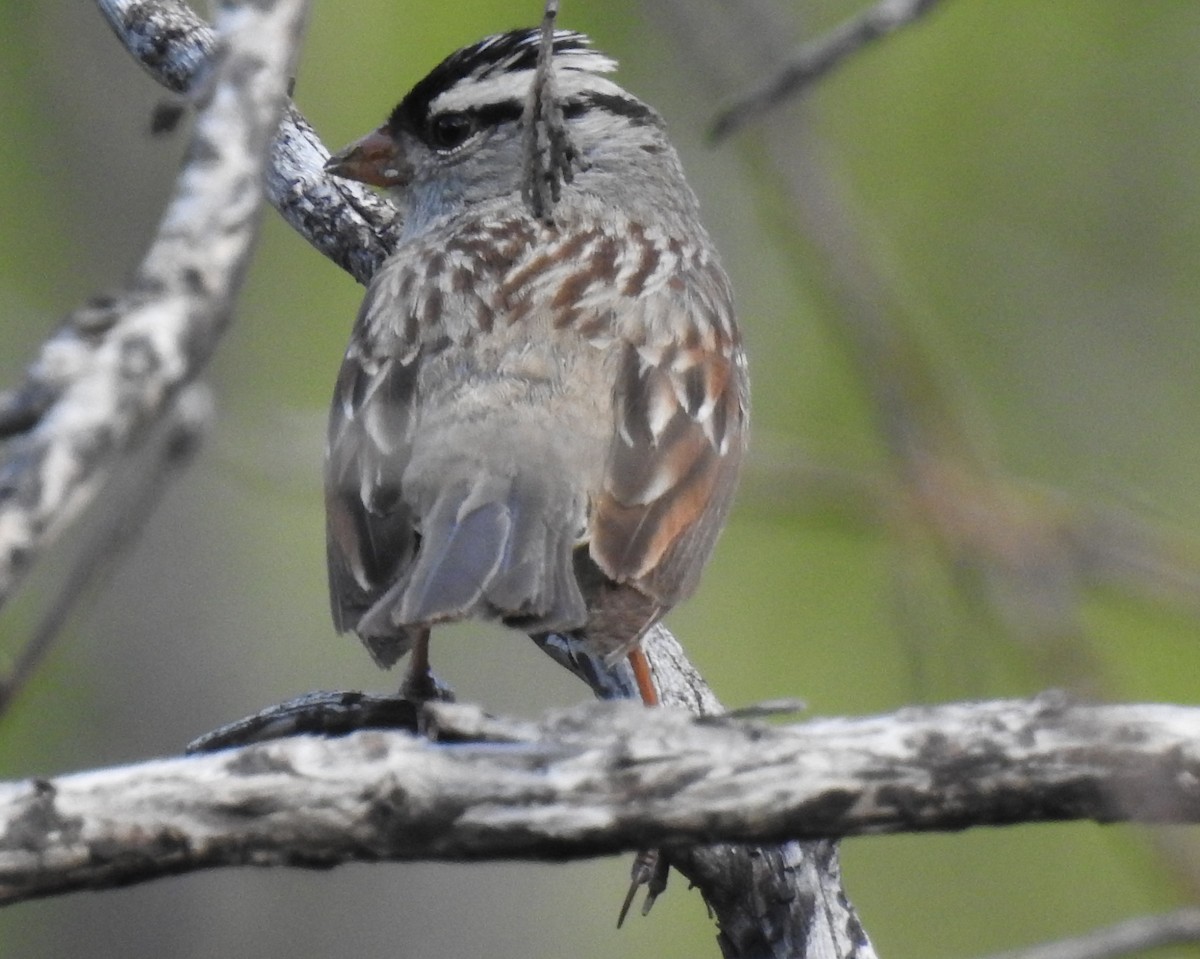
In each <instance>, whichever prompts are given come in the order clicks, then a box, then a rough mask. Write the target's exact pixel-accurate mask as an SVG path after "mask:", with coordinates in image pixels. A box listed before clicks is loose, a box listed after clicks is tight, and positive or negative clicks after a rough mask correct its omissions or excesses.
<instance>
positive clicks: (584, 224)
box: [326, 30, 748, 702]
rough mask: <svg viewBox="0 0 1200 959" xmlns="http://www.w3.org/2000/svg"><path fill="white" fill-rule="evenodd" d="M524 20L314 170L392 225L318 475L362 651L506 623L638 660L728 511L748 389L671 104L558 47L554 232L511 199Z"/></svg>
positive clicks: (421, 662)
mask: <svg viewBox="0 0 1200 959" xmlns="http://www.w3.org/2000/svg"><path fill="white" fill-rule="evenodd" d="M540 36H541V34H540V32H539V31H538V30H521V31H515V32H512V33H506V34H501V35H498V36H493V37H489V38H487V39H485V40H482V41H480V42H479V43H476V44H474V45H473V46H469V47H466V48H464V49H462V50H459V51H458V52H456V53H454V54H453V55H451V56H450V57H448V58H447V59H446V60H444V61H443V62H442V63H441V64H439V65H438V66H437V67H436V68H434V70H433V71H432V72H431V73H430V74H429V75H428V76H427V77H425V79H423V80H422V81H421V82H420V83H418V84H417V85H416V86H415V87H414V88H413V89H412V90H411V91H410V92H409V93H408V95H407V96H405V98H404V99H403V100H402V101H401V102H400V104H399V106H397V107H396V108H395V110H394V111H393V112H392V114H391V116H390V118H389V119H388V121H387V122H386V123H385V124H384V125H383V126H382V127H380V128H379V129H378V130H376V131H374V132H373V133H371V134H368V135H367V136H366V137H364V138H363V139H361V140H359V141H357V142H356V143H354V144H352V145H351V146H350V147H348V148H346V149H345V150H343V151H342V152H341V153H339V154H337V155H336V156H334V157H333V158H332V159H331V160H330V162H329V164H328V167H327V169H328V170H329V171H330V172H332V173H334V174H336V175H338V176H342V177H349V178H353V179H356V180H361V181H363V182H366V183H370V184H374V185H377V186H381V187H385V188H386V189H387V191H388V193H389V195H390V196H391V198H392V199H393V200H394V202H395V203H396V204H397V205H398V207H399V208H400V211H401V215H402V216H403V224H404V225H403V236H402V238H401V240H400V243H399V246H398V247H397V248H396V251H395V253H394V254H393V255H392V256H391V257H390V258H389V259H388V261H387V262H386V263H385V264H384V265H383V267H382V268H381V269H380V270H379V272H378V274H377V275H376V276H375V278H374V279H373V281H372V283H371V286H370V289H369V290H368V292H367V296H366V299H365V301H364V302H363V305H362V309H361V312H360V313H359V316H358V321H357V323H356V325H355V327H354V332H353V334H352V337H351V340H350V346H349V348H348V349H347V351H346V356H345V361H344V362H343V364H342V368H341V373H340V375H339V377H338V382H337V388H336V394H335V397H334V401H333V411H332V415H331V420H330V426H329V445H328V453H327V464H326V503H327V510H328V551H329V579H330V588H331V592H332V600H333V616H334V620H335V623H336V625H337V628H338V630H339V631H344V630H349V629H353V630H354V631H355V632H357V634H358V635H359V636H360V637H361V638H362V640H363V642H364V643H365V644H366V646H367V648H368V649H369V650H370V652H371V655H372V656H373V657H374V658H375V660H376V662H378V663H379V664H380V665H383V666H390V665H392V664H393V663H394V662H395V661H396V660H397V659H399V658H400V657H401V656H403V655H404V654H405V653H406V652H408V651H409V650H410V648H413V647H415V651H414V655H413V665H412V668H411V671H410V681H409V684H408V686H409V689H410V691H417V692H419V691H420V690H421V689H422V688H423V683H424V682H425V677H426V676H427V670H428V659H427V644H428V638H429V630H430V627H431V626H432V625H433V624H436V623H440V622H446V621H450V620H458V619H463V618H467V617H478V618H482V619H496V620H500V621H501V622H503V623H506V624H508V625H509V626H513V627H516V628H518V629H520V630H522V631H524V632H526V633H529V634H533V635H538V634H544V633H564V634H567V633H569V634H575V635H577V636H581V637H582V638H583V640H584V641H585V643H586V644H587V646H588V648H590V649H592V650H594V651H595V652H597V653H598V654H601V655H604V656H606V657H609V659H610V661H611V659H612V657H614V656H616V655H619V654H625V653H629V654H630V655H631V659H632V660H633V662H634V666H635V672H636V673H637V674H638V676H639V683H640V685H641V691H642V695H643V698H644V699H646V700H647V701H648V702H653V701H654V698H655V695H654V688H653V685H652V683H651V681H650V678H649V675H648V672H647V669H646V664H645V659H644V657H642V655H641V652H640V646H639V641H640V639H641V637H642V635H643V634H644V633H645V631H646V630H647V629H648V628H649V627H650V626H651V625H652V624H653V623H654V622H656V621H657V620H658V619H659V618H660V617H661V616H662V615H663V614H664V613H665V612H666V611H667V610H668V609H670V608H671V607H672V606H673V605H674V604H675V603H677V602H679V601H680V600H681V599H684V598H685V597H687V596H688V595H689V594H691V593H692V591H693V590H694V589H695V587H696V583H697V580H698V579H699V577H700V572H701V570H702V568H703V567H704V565H705V563H706V562H707V560H708V558H709V555H710V554H711V552H712V549H713V545H714V543H715V542H716V539H717V536H718V534H719V532H720V530H721V527H722V525H723V524H724V521H725V517H726V514H727V513H728V511H729V506H730V501H731V499H732V497H733V492H734V487H735V485H736V481H737V476H738V471H739V467H740V464H741V460H742V453H743V448H744V443H745V435H746V422H747V403H748V388H747V378H746V364H745V359H744V356H743V353H742V347H741V339H740V336H739V334H738V330H737V326H736V323H735V318H734V312H733V305H732V302H731V296H730V289H729V283H728V280H727V279H726V276H725V273H724V271H723V270H722V268H721V265H720V263H719V262H718V259H717V254H716V251H715V250H714V249H713V246H712V243H711V241H710V240H709V237H708V234H707V233H706V232H705V231H704V228H703V227H702V226H701V225H700V217H699V210H698V207H697V202H696V197H695V195H694V194H693V193H692V190H691V189H690V187H689V186H688V184H687V182H686V180H685V179H684V176H683V171H682V169H681V167H680V164H679V159H678V157H677V156H676V153H675V150H674V149H673V148H672V146H671V144H670V142H669V141H668V140H667V135H666V132H665V130H664V127H663V123H662V120H661V119H660V117H659V115H658V114H657V113H656V112H655V111H654V110H652V109H651V108H650V107H648V106H647V105H646V104H644V103H642V102H641V101H640V100H638V99H637V98H635V97H633V96H631V95H630V94H629V93H627V92H626V91H624V90H623V89H621V88H620V87H619V86H617V85H616V84H615V83H613V82H612V80H610V79H609V78H608V77H607V74H609V73H610V72H611V71H612V70H613V69H615V63H614V62H613V61H612V60H610V59H608V58H607V57H605V56H604V55H602V54H600V53H598V52H596V51H594V50H592V49H591V48H590V46H589V41H588V40H587V38H586V37H584V36H582V35H580V34H577V33H570V32H565V31H559V32H557V33H555V35H554V42H553V65H554V81H555V95H556V96H557V98H558V104H559V106H560V107H561V110H562V118H563V124H564V127H565V131H566V133H567V135H568V136H569V138H570V141H571V142H572V143H573V145H574V149H575V151H576V153H577V160H578V162H577V165H576V169H575V171H574V175H573V177H571V178H570V179H569V180H568V181H567V182H563V183H562V184H561V195H560V196H559V197H558V199H557V202H556V203H555V204H554V206H553V210H552V218H551V219H552V222H545V221H544V220H543V219H542V218H538V217H535V216H534V215H532V214H531V212H530V210H529V208H528V205H527V203H526V202H525V200H524V199H523V197H522V186H523V180H524V178H525V171H526V156H525V153H524V148H525V136H524V130H523V122H522V113H523V109H524V106H525V102H526V97H527V95H528V93H529V89H530V83H531V81H532V78H533V76H534V71H535V67H536V64H537V52H538V45H539V39H540Z"/></svg>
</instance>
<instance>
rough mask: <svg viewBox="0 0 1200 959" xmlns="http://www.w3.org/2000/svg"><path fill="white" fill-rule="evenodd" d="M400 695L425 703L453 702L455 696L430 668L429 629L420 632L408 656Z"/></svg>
mask: <svg viewBox="0 0 1200 959" xmlns="http://www.w3.org/2000/svg"><path fill="white" fill-rule="evenodd" d="M400 695H401V696H403V697H404V698H405V699H411V700H412V701H414V702H418V703H423V702H428V701H429V700H441V701H452V700H453V699H454V694H453V693H452V692H450V688H449V687H448V686H444V685H443V684H442V683H441V682H440V681H439V680H438V678H437V677H436V676H434V675H433V671H432V670H431V669H430V668H429V627H426V628H424V629H422V630H421V631H420V633H419V634H418V635H417V638H416V641H415V642H414V643H413V648H412V652H411V653H409V656H408V672H407V673H406V674H405V676H404V682H403V683H401V684H400Z"/></svg>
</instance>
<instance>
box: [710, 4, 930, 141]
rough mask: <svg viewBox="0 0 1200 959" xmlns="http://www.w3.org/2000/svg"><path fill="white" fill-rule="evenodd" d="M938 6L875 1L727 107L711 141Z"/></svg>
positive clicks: (719, 117) (800, 89) (797, 54)
mask: <svg viewBox="0 0 1200 959" xmlns="http://www.w3.org/2000/svg"><path fill="white" fill-rule="evenodd" d="M937 4H938V0H879V2H878V3H876V4H875V5H874V6H873V7H870V8H869V9H867V10H866V11H864V12H863V13H861V14H859V15H858V16H857V17H853V18H852V19H850V20H847V21H846V22H845V23H843V24H841V25H839V26H838V27H836V28H834V29H833V30H831V31H830V32H829V33H828V34H826V35H825V36H823V37H821V38H820V39H818V40H814V41H813V42H812V43H809V44H805V45H804V46H803V47H801V48H800V49H799V50H798V51H796V54H795V56H793V57H792V59H791V60H789V61H788V62H787V63H785V64H784V65H783V67H782V68H781V69H780V70H779V71H778V72H777V73H776V74H775V76H773V77H771V78H770V79H769V80H767V81H766V82H765V83H764V84H763V85H762V86H760V87H758V88H757V89H755V90H751V91H750V92H748V93H746V94H744V95H743V96H741V97H739V98H738V99H737V100H735V101H734V102H733V103H731V104H730V105H729V106H727V107H726V108H725V109H724V110H722V111H721V112H720V113H719V114H718V115H717V118H716V119H715V120H714V121H713V125H712V130H711V131H710V135H711V136H712V137H713V139H715V140H719V139H721V138H722V137H726V136H728V135H729V134H730V133H732V132H734V131H735V130H737V129H738V128H739V127H741V126H744V125H745V124H747V123H749V122H750V121H751V120H753V119H754V118H755V117H758V116H761V115H762V114H763V113H766V112H767V111H768V110H770V109H772V108H773V107H776V106H778V105H779V104H780V102H782V101H783V100H785V99H787V98H788V97H790V96H795V95H797V94H799V93H801V92H803V90H804V89H805V88H806V87H808V86H809V85H811V84H813V83H815V82H817V81H818V80H820V79H821V78H822V77H824V76H826V75H827V74H829V73H832V72H833V70H834V69H835V68H837V67H838V66H840V65H841V64H842V63H843V61H845V59H846V58H847V57H849V56H851V55H852V54H854V53H857V52H858V51H859V50H861V49H862V48H863V47H865V46H867V45H868V44H870V43H872V42H873V41H875V40H880V39H882V38H883V37H886V36H888V35H889V34H892V33H895V32H896V31H897V30H899V29H900V28H902V27H906V26H908V25H909V24H911V23H913V22H915V21H916V20H917V19H919V18H920V17H921V16H922V15H924V14H926V13H928V12H929V11H930V10H932V9H933V8H934V7H935V6H937Z"/></svg>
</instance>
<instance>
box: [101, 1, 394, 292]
mask: <svg viewBox="0 0 1200 959" xmlns="http://www.w3.org/2000/svg"><path fill="white" fill-rule="evenodd" d="M97 2H98V4H99V6H100V10H101V12H102V13H103V14H104V16H105V18H106V19H107V20H108V22H109V25H110V26H111V27H112V28H113V32H114V33H116V35H117V38H118V39H119V40H120V41H121V42H122V43H123V44H124V45H125V48H126V49H127V50H128V51H129V52H130V54H131V55H132V56H133V58H134V59H135V60H136V61H137V62H138V63H140V64H141V65H142V67H144V68H145V70H146V71H147V72H148V73H149V74H150V75H151V76H152V77H154V79H156V80H157V81H158V82H159V83H161V84H162V85H163V86H165V87H167V89H169V90H172V91H174V92H176V93H189V92H190V91H192V90H193V89H194V88H195V86H196V84H197V83H198V82H201V81H202V79H203V76H204V70H205V68H206V64H207V62H208V59H209V57H210V54H211V51H212V49H213V43H214V40H213V33H212V30H211V28H210V27H209V26H208V24H206V23H205V22H204V21H203V20H201V19H200V18H199V17H197V16H196V14H195V13H194V12H193V11H192V9H191V8H190V7H188V6H187V4H185V3H183V2H182V0H153V2H148V0H97ZM328 157H329V151H328V150H326V149H325V147H324V145H323V144H322V143H321V141H320V140H319V139H318V138H317V135H316V133H314V132H313V129H312V127H311V126H309V123H308V121H307V120H305V119H304V117H303V116H301V114H300V113H299V111H297V110H296V109H295V107H293V106H291V105H290V104H289V105H288V107H287V109H286V110H285V111H284V115H283V119H282V121H281V122H280V124H279V129H278V132H277V133H276V134H275V136H274V139H273V140H272V142H271V148H270V154H269V156H268V163H267V168H266V170H267V198H268V199H269V200H270V202H271V204H272V205H273V206H274V207H275V208H276V209H277V210H279V212H280V213H281V214H282V215H283V217H284V219H285V220H287V222H288V223H289V224H290V225H291V226H292V227H293V228H294V229H295V230H296V232H297V233H299V234H300V235H301V236H302V237H304V238H305V239H306V240H308V242H309V243H311V244H312V245H313V246H314V247H316V248H317V249H318V250H319V251H320V252H321V253H323V254H325V256H327V257H329V258H330V259H331V260H333V261H334V262H335V263H336V264H337V265H338V266H340V267H341V268H342V269H344V270H346V271H347V272H348V273H350V275H351V276H353V277H354V278H355V279H356V280H358V281H359V282H360V283H366V282H367V281H368V280H369V279H370V278H371V277H372V276H373V275H374V273H375V270H376V269H377V268H378V267H379V264H380V263H382V262H383V260H384V258H385V257H386V256H387V255H388V254H389V253H390V252H391V251H392V249H393V248H394V247H395V244H396V238H397V236H398V229H399V224H398V223H397V222H396V210H395V208H394V207H393V206H392V205H391V204H390V203H388V202H387V201H386V200H383V199H381V198H380V197H378V196H377V195H376V194H374V193H372V192H371V190H369V189H368V188H367V187H365V186H363V185H362V184H360V183H354V182H352V181H349V180H338V179H334V178H331V177H328V176H326V175H325V172H324V169H323V167H324V164H325V160H326V159H328Z"/></svg>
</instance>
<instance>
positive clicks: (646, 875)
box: [617, 849, 671, 929]
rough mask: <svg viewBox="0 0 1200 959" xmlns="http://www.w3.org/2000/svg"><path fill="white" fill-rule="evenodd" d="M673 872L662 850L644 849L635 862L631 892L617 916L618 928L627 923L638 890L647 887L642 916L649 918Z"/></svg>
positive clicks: (632, 870) (626, 894)
mask: <svg viewBox="0 0 1200 959" xmlns="http://www.w3.org/2000/svg"><path fill="white" fill-rule="evenodd" d="M670 872H671V865H670V863H668V862H667V857H666V856H664V855H663V854H662V852H661V850H658V849H643V850H641V851H640V852H639V853H638V854H637V856H636V857H635V858H634V860H633V868H632V869H631V870H630V877H631V879H632V881H631V882H630V883H629V891H628V892H627V893H625V901H624V902H623V903H621V912H620V914H619V915H618V916H617V928H618V929H620V928H621V924H622V923H624V922H625V917H626V916H627V915H629V907H630V906H632V905H633V897H634V896H636V895H637V891H638V888H639V887H641V886H645V887H646V899H645V901H644V902H643V903H642V915H643V916H647V915H649V914H650V910H651V909H652V908H654V902H655V900H656V899H658V897H659V896H660V895H662V893H663V891H664V890H665V889H666V888H667V878H668V876H669V875H670Z"/></svg>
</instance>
